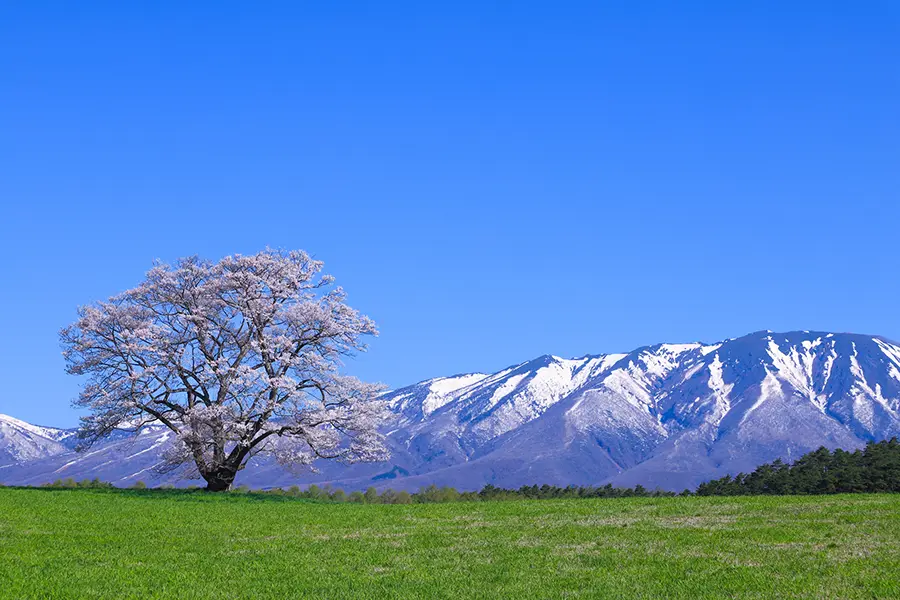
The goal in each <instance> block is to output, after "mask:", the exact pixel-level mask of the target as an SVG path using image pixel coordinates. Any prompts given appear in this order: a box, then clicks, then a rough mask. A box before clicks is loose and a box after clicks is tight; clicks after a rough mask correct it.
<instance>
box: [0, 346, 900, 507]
mask: <svg viewBox="0 0 900 600" xmlns="http://www.w3.org/2000/svg"><path fill="white" fill-rule="evenodd" d="M384 398H385V399H386V400H387V402H388V405H389V406H390V408H391V410H392V413H393V417H392V419H391V422H390V423H389V424H388V426H387V427H386V428H385V432H386V434H387V439H388V443H389V445H390V447H391V449H392V459H391V461H390V462H388V463H381V464H374V465H353V466H350V467H344V466H340V465H334V464H327V463H325V464H323V466H322V470H321V472H320V473H318V474H309V475H304V476H297V475H294V474H289V473H286V472H285V471H283V470H282V469H280V467H278V466H277V465H275V464H273V463H269V462H265V461H261V462H260V463H259V464H257V465H255V466H254V468H248V469H247V470H245V471H244V472H242V474H241V475H240V476H239V479H240V481H241V482H244V483H248V484H250V485H258V486H265V485H290V484H292V483H304V482H312V481H317V482H332V483H334V484H336V485H342V486H345V487H348V488H360V487H366V486H368V485H372V484H375V485H378V486H381V487H388V486H390V487H395V488H405V489H411V488H416V487H418V486H419V485H427V484H430V483H436V484H438V485H454V486H456V487H458V488H462V489H476V488H480V487H481V486H483V485H485V484H487V483H492V484H494V485H500V486H520V485H524V484H533V483H550V484H557V485H568V484H595V485H596V484H600V483H604V482H607V481H611V482H614V483H616V484H622V485H634V484H636V483H640V484H642V485H644V486H648V487H654V486H661V487H664V488H669V489H682V488H683V487H692V486H694V485H696V484H698V483H700V482H702V481H704V480H706V479H709V478H711V477H718V476H721V475H723V474H725V473H736V472H738V471H741V470H743V471H747V470H751V469H753V468H754V467H755V466H756V465H758V464H760V463H762V462H768V461H771V460H774V459H775V458H784V459H792V458H796V457H797V456H799V455H801V454H803V453H804V452H807V451H809V450H813V449H815V448H818V447H819V446H822V445H824V446H828V447H832V448H833V447H844V448H853V447H858V446H861V445H862V444H864V443H865V442H866V441H867V440H878V439H884V438H889V437H892V436H895V435H900V346H898V345H897V344H895V343H893V342H890V341H888V340H885V339H883V338H879V337H873V336H864V335H855V334H833V333H817V332H807V331H803V332H791V333H782V334H778V333H773V332H770V331H764V332H757V333H753V334H750V335H747V336H744V337H741V338H736V339H731V340H726V341H724V342H720V343H716V344H709V345H707V344H701V343H691V344H659V345H655V346H648V347H645V348H639V349H637V350H634V351H633V352H630V353H628V354H609V355H597V356H585V357H582V358H577V359H564V358H560V357H557V356H550V355H546V356H541V357H538V358H536V359H534V360H531V361H526V362H523V363H520V364H517V365H513V366H510V367H508V368H506V369H502V370H501V371H498V372H497V373H493V374H485V373H471V374H461V375H455V376H452V377H440V378H436V379H430V380H427V381H423V382H420V383H417V384H414V385H411V386H408V387H405V388H401V389H398V390H394V391H392V392H389V393H387V394H385V396H384ZM5 422H6V423H11V422H12V421H11V420H7V421H5ZM2 423H4V421H2V420H0V431H4V430H3V429H2V427H4V425H2ZM5 427H7V428H10V427H13V426H12V425H5ZM28 427H31V426H28V425H27V424H21V425H18V426H16V431H17V432H19V433H17V436H18V437H16V438H15V439H16V440H20V439H24V438H22V436H23V435H24V433H23V432H26V433H28V435H31V436H35V437H34V438H27V439H37V440H38V441H41V440H43V441H41V443H43V444H44V446H41V447H42V448H44V451H43V454H42V453H41V451H40V450H37V449H35V448H34V447H32V446H28V443H27V442H22V444H21V449H20V450H18V452H19V455H18V456H19V458H17V459H16V461H18V463H19V464H20V467H19V468H16V469H7V470H6V471H5V475H4V471H2V470H0V481H4V480H5V479H4V478H9V477H10V476H12V475H15V477H16V478H17V479H18V480H27V481H29V482H36V481H40V480H41V478H42V477H43V480H48V479H53V478H56V477H57V476H59V473H61V471H59V470H60V469H61V468H62V467H64V468H63V471H64V472H69V473H72V474H73V475H71V476H75V475H74V473H76V472H77V473H79V474H80V473H81V472H84V473H86V474H89V476H92V477H93V476H98V477H101V478H102V479H107V480H113V481H119V480H121V481H133V480H134V477H140V478H144V479H145V480H146V481H157V480H156V479H153V477H150V476H149V475H148V473H149V471H148V469H150V468H151V467H152V464H151V463H153V462H154V461H155V460H156V456H157V454H156V453H158V452H159V451H160V450H161V449H162V445H163V444H165V443H167V440H166V439H165V438H163V437H161V436H162V433H161V432H157V433H156V434H154V435H155V436H156V437H155V438H153V440H151V439H150V438H147V439H146V440H145V441H142V442H141V444H143V445H142V446H141V447H140V448H139V452H137V453H136V454H135V453H132V454H128V452H126V451H125V449H124V448H125V447H124V446H123V444H125V443H126V442H124V441H122V440H118V441H114V442H110V443H109V444H105V445H101V447H100V448H98V449H97V450H96V453H95V454H89V455H75V454H71V453H66V454H65V455H63V454H61V453H59V452H56V449H57V448H56V447H55V446H52V445H47V444H53V443H56V444H57V445H59V444H58V442H56V441H55V440H54V438H53V435H55V434H53V431H59V430H52V431H50V430H47V428H32V429H28ZM45 430H46V431H45ZM42 431H44V433H41V432H42ZM0 439H2V438H0ZM157 443H158V445H154V444H157ZM4 447H6V448H9V447H10V445H9V444H8V443H7V444H6V445H5V446H4ZM17 447H18V446H17ZM92 452H95V451H94V450H92ZM113 452H116V453H117V454H116V456H117V457H118V458H113V457H112V456H113V454H112V453H113ZM29 453H30V454H29ZM26 456H34V459H33V460H32V461H31V462H27V459H26V462H25V465H24V466H21V463H22V462H23V457H26ZM3 459H4V457H3V455H0V466H2V464H3V462H2V461H3ZM64 459H65V460H64ZM7 462H8V459H7ZM135 473H137V475H135ZM66 476H69V475H66ZM86 476H87V475H86ZM160 481H161V480H160Z"/></svg>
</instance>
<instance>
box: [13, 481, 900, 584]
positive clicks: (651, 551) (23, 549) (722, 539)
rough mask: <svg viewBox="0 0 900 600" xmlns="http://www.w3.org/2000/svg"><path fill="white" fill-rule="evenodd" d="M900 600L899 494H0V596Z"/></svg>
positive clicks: (87, 491) (17, 491) (37, 491)
mask: <svg viewBox="0 0 900 600" xmlns="http://www.w3.org/2000/svg"><path fill="white" fill-rule="evenodd" d="M130 597H140V598H328V599H333V598H372V599H381V598H448V599H450V598H774V597H779V598H900V495H854V496H849V495H847V496H794V497H719V498H701V497H678V498H628V499H583V500H542V501H508V502H506V501H504V502H470V503H447V504H412V505H366V504H335V503H327V502H316V501H310V500H298V499H292V498H283V497H273V496H256V495H252V494H220V495H214V494H207V493H204V492H187V491H158V490H146V491H137V490H90V489H79V490H64V489H62V490H61V489H55V490H54V489H16V488H0V598H17V599H18V598H130Z"/></svg>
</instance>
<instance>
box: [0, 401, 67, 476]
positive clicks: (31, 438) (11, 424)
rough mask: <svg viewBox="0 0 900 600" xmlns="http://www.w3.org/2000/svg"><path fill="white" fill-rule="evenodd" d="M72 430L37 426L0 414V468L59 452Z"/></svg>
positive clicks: (65, 448) (63, 450)
mask: <svg viewBox="0 0 900 600" xmlns="http://www.w3.org/2000/svg"><path fill="white" fill-rule="evenodd" d="M72 434H73V432H72V431H70V430H65V429H55V428H53V427H39V426H37V425H31V424H30V423H26V422H25V421H20V420H19V419H15V418H13V417H10V416H8V415H2V414H0V469H2V468H3V467H4V466H9V465H12V464H21V463H26V462H29V461H33V460H37V459H40V458H46V457H48V456H54V455H56V454H61V453H63V452H65V451H66V450H67V447H66V446H65V445H64V442H65V441H66V439H67V438H71V436H72Z"/></svg>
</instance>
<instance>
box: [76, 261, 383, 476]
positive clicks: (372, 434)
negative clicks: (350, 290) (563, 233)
mask: <svg viewBox="0 0 900 600" xmlns="http://www.w3.org/2000/svg"><path fill="white" fill-rule="evenodd" d="M321 270H322V263H321V262H320V261H317V260H312V259H311V258H310V257H309V256H308V255H307V254H306V253H304V252H280V251H273V250H266V251H263V252H260V253H259V254H256V255H254V256H241V255H235V256H229V257H226V258H224V259H222V260H221V261H219V262H217V263H215V262H211V261H206V260H202V259H200V258H197V257H190V258H184V259H181V260H179V261H177V262H176V263H175V264H174V265H172V266H170V265H166V264H157V265H155V266H154V268H153V269H151V270H150V271H149V272H148V273H147V276H146V279H145V280H144V281H143V283H141V284H140V285H139V286H137V287H136V288H134V289H132V290H128V291H126V292H124V293H122V294H119V295H118V296H114V297H112V298H110V299H109V300H108V301H106V302H100V303H97V304H95V305H91V306H84V307H81V308H80V309H79V310H78V316H79V318H78V320H77V321H76V322H75V323H74V324H72V325H70V326H69V327H67V328H65V329H63V330H62V331H61V332H60V338H61V340H62V345H63V349H64V352H63V355H64V357H65V359H66V365H67V371H68V372H69V373H72V374H75V375H86V376H87V377H88V380H87V382H86V384H85V385H84V387H83V389H82V391H81V393H80V395H79V397H78V399H77V400H75V402H74V405H75V406H76V407H81V408H87V409H89V410H90V414H89V415H88V416H86V417H82V419H81V427H80V430H79V437H80V438H81V440H82V444H81V447H82V448H88V447H90V446H91V445H92V444H93V443H95V442H96V441H97V440H99V439H101V438H103V437H105V436H107V435H108V434H110V433H111V432H113V431H114V430H126V431H132V432H135V433H137V432H139V431H140V430H141V429H143V428H146V427H148V426H150V425H159V424H162V425H164V426H165V427H168V428H169V429H171V430H172V431H173V432H174V433H175V436H174V443H173V444H172V445H171V447H170V448H169V449H168V450H167V451H166V452H165V453H164V463H163V465H161V468H162V470H172V469H177V468H186V469H187V470H188V472H190V473H192V474H193V475H194V476H196V474H197V473H199V475H200V476H202V477H203V479H205V480H206V482H207V489H208V490H211V491H222V490H227V489H229V487H230V486H231V484H232V482H233V481H234V478H235V475H236V474H237V472H238V471H239V470H241V469H242V468H244V466H245V465H246V464H247V461H248V460H249V459H250V458H252V457H253V456H256V455H257V454H260V453H270V454H273V455H275V457H276V458H277V459H278V460H279V462H281V463H282V464H285V465H298V464H300V465H309V464H311V463H312V462H313V461H314V460H316V459H318V458H323V459H336V460H340V461H345V462H357V461H375V460H383V459H384V458H386V457H387V452H386V449H385V446H384V444H383V438H382V437H381V435H380V434H379V433H378V425H379V424H380V422H381V419H382V416H383V410H384V406H383V403H382V402H381V401H380V400H379V392H380V391H381V389H382V388H381V386H379V385H375V384H370V383H364V382H362V381H360V380H358V379H356V378H354V377H349V376H346V375H342V374H341V373H340V372H339V368H340V367H341V365H342V358H343V357H345V356H348V355H352V354H354V353H355V352H356V351H364V350H365V348H366V347H365V344H364V343H363V341H362V339H363V338H364V337H365V336H369V335H377V330H376V327H375V324H374V322H372V320H371V319H369V318H368V317H365V316H363V315H360V314H359V313H358V312H357V311H356V310H354V309H352V308H350V307H349V306H347V305H346V304H345V303H344V299H345V295H344V292H343V291H342V290H341V288H334V287H332V283H333V278H332V277H330V276H327V275H321Z"/></svg>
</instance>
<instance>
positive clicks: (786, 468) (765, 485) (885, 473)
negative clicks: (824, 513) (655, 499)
mask: <svg viewBox="0 0 900 600" xmlns="http://www.w3.org/2000/svg"><path fill="white" fill-rule="evenodd" d="M874 492H900V442H898V441H897V438H891V439H890V440H886V441H883V442H869V443H868V444H866V447H865V448H864V449H862V450H855V451H854V452H847V451H845V450H841V449H838V450H835V451H834V452H830V451H829V450H828V449H827V448H824V447H822V448H819V449H818V450H815V451H814V452H810V453H808V454H804V455H803V456H802V457H800V458H799V459H797V460H796V461H795V462H794V463H793V464H790V465H788V464H786V463H784V462H782V461H781V460H776V461H775V462H772V463H767V464H764V465H762V466H760V467H757V468H756V470H755V471H753V472H752V473H748V474H744V473H739V474H737V475H736V476H734V477H731V476H730V475H726V476H725V477H722V478H721V479H714V480H712V481H708V482H706V483H703V484H700V486H699V487H698V488H697V492H696V493H697V495H699V496H747V495H764V494H769V495H786V494H855V493H874Z"/></svg>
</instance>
